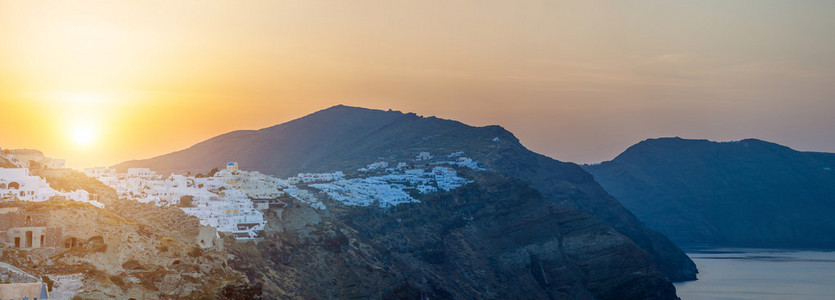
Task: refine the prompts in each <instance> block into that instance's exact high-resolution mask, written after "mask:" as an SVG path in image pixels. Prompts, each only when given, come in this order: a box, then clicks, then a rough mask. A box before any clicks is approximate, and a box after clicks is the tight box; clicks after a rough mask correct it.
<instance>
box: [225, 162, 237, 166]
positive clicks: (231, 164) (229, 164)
mask: <svg viewBox="0 0 835 300" xmlns="http://www.w3.org/2000/svg"><path fill="white" fill-rule="evenodd" d="M226 165H227V166H234V165H235V163H233V162H230V163H228V164H226Z"/></svg>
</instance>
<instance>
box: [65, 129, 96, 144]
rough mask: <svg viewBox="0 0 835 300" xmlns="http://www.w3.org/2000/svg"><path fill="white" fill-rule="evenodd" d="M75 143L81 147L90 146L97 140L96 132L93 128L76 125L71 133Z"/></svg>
mask: <svg viewBox="0 0 835 300" xmlns="http://www.w3.org/2000/svg"><path fill="white" fill-rule="evenodd" d="M70 137H71V138H72V140H73V142H75V144H76V145H79V146H90V145H92V144H93V142H95V140H96V132H95V130H94V128H93V127H92V126H88V125H76V126H74V127H73V128H72V132H70Z"/></svg>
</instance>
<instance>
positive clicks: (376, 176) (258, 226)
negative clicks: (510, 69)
mask: <svg viewBox="0 0 835 300" xmlns="http://www.w3.org/2000/svg"><path fill="white" fill-rule="evenodd" d="M463 154H464V153H463V152H456V153H452V154H450V155H447V156H444V157H442V158H443V159H433V157H432V156H431V155H430V154H429V153H428V152H421V153H420V154H418V155H417V157H416V158H415V159H413V160H412V161H410V162H397V163H396V164H394V163H392V164H393V165H396V166H395V167H391V168H390V167H389V162H386V161H379V162H375V163H371V164H369V165H368V166H367V167H364V168H360V169H358V170H357V171H356V172H355V173H354V174H353V176H350V177H346V175H345V173H344V172H342V171H335V172H330V173H300V174H298V175H297V176H295V177H290V178H286V179H281V178H275V177H273V176H270V175H265V174H261V173H259V172H255V171H244V170H241V169H240V168H239V166H238V163H237V162H229V163H228V164H227V165H226V166H225V168H224V169H222V170H217V169H215V170H213V172H211V173H210V174H208V175H203V174H197V175H190V174H186V175H182V174H170V175H168V176H164V175H161V174H157V173H156V172H154V171H151V170H150V169H147V168H129V169H128V170H127V172H126V173H117V172H116V170H115V169H109V168H101V167H100V168H88V169H85V170H84V173H85V174H86V175H87V176H90V177H93V178H96V179H98V180H99V181H101V182H103V183H104V184H106V185H108V186H110V187H112V188H114V189H115V190H116V191H117V192H118V194H119V197H120V198H125V199H131V200H135V201H138V202H141V203H153V204H155V205H157V206H176V207H179V208H180V209H182V210H183V211H184V212H185V213H186V214H187V215H190V216H195V217H198V218H199V219H200V222H201V224H202V225H206V226H210V227H213V228H216V230H217V231H218V232H221V233H227V234H231V235H233V236H234V237H236V238H238V239H253V238H256V237H257V236H258V232H259V231H262V230H263V229H264V227H265V226H266V221H265V220H264V216H263V213H262V211H264V210H267V209H269V208H270V207H276V206H283V205H286V202H285V201H286V200H289V198H294V199H296V200H299V201H300V202H301V203H304V204H306V205H309V206H311V207H313V208H316V209H320V210H324V209H327V206H326V204H325V203H324V202H323V201H322V200H324V199H325V198H328V199H331V200H334V201H337V202H339V203H341V204H343V205H350V206H369V205H371V204H373V203H377V204H378V205H379V206H380V207H389V206H394V205H398V204H402V203H414V202H419V201H418V200H417V199H415V198H414V197H412V195H411V194H410V192H417V193H419V194H427V193H431V192H436V191H439V190H443V191H450V190H452V189H455V188H457V187H460V186H462V185H464V184H467V183H468V182H469V181H468V180H467V179H464V178H462V177H459V176H458V175H457V172H456V171H455V169H454V167H460V168H468V169H473V170H483V168H481V167H479V165H478V162H476V161H474V160H472V159H470V158H467V157H464V156H463ZM282 200H285V201H282Z"/></svg>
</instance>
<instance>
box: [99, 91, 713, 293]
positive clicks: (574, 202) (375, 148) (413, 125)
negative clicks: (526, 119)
mask: <svg viewBox="0 0 835 300" xmlns="http://www.w3.org/2000/svg"><path fill="white" fill-rule="evenodd" d="M423 151H427V152H430V153H432V154H434V155H447V154H449V153H453V152H457V151H464V152H465V155H466V156H468V157H471V158H473V159H476V160H478V161H479V162H481V163H482V164H484V165H485V166H486V167H487V168H488V169H490V170H493V171H496V172H499V173H501V174H504V175H506V176H509V177H512V178H518V179H520V180H521V181H522V182H524V183H526V184H529V185H530V186H532V187H533V188H534V189H536V190H537V191H538V192H539V193H541V194H542V196H543V197H544V198H545V199H548V200H550V201H553V202H554V203H555V204H558V205H560V206H561V207H564V208H571V209H576V210H580V211H582V212H585V213H587V214H589V215H591V216H593V217H595V218H597V219H599V220H600V221H603V223H605V224H607V225H609V226H611V227H613V228H614V229H615V230H617V231H618V232H619V233H621V234H623V235H625V236H626V237H628V238H629V239H630V240H632V241H633V242H634V243H635V244H637V245H638V246H639V247H640V248H642V249H643V250H645V251H646V252H648V253H649V255H650V257H651V258H652V261H653V262H654V263H655V265H656V266H657V267H658V269H659V270H660V271H661V272H662V273H663V274H665V275H666V276H667V277H669V278H670V279H672V280H692V279H695V274H696V267H695V265H694V264H693V262H692V261H691V260H690V259H689V258H688V257H687V256H686V255H685V254H684V253H683V252H682V251H681V250H680V249H679V248H678V247H677V246H675V245H674V244H673V243H672V242H670V241H669V240H668V239H667V238H665V237H664V236H663V235H661V234H659V233H657V232H654V231H652V230H651V229H649V228H648V227H646V226H645V225H643V224H642V223H641V222H639V221H638V219H637V218H636V217H635V216H634V215H633V214H632V213H630V212H629V211H628V210H627V209H626V208H624V207H623V206H622V205H621V204H620V203H619V202H618V201H617V200H615V198H613V197H612V196H610V195H609V194H608V193H607V192H606V191H605V190H604V189H603V188H602V187H601V186H600V185H599V184H597V182H595V181H594V178H593V177H592V176H591V175H590V174H589V173H587V172H585V171H584V170H582V168H580V167H579V166H577V165H576V164H572V163H565V162H560V161H557V160H554V159H551V158H549V157H546V156H544V155H540V154H537V153H534V152H532V151H530V150H528V149H526V148H525V147H524V146H522V145H521V144H520V143H519V140H518V139H517V138H516V137H515V136H514V135H513V134H512V133H510V132H508V131H507V130H505V129H503V128H501V127H499V126H486V127H473V126H468V125H466V124H463V123H460V122H457V121H452V120H444V119H439V118H435V117H428V118H426V117H421V116H417V115H416V114H414V113H408V114H404V113H401V112H398V111H391V110H390V111H381V110H372V109H364V108H357V107H348V106H341V105H340V106H335V107H331V108H328V109H325V110H322V111H319V112H316V113H313V114H311V115H308V116H305V117H303V118H300V119H296V120H293V121H290V122H287V123H283V124H280V125H276V126H273V127H269V128H264V129H261V130H246V131H235V132H230V133H227V134H223V135H220V136H217V137H214V138H212V139H209V140H207V141H204V142H201V143H199V144H196V145H194V146H192V147H190V148H188V149H185V150H182V151H178V152H174V153H170V154H166V155H162V156H158V157H154V158H151V159H145V160H134V161H128V162H124V163H121V164H118V165H116V166H115V167H116V168H117V169H121V170H124V169H126V168H131V167H149V168H151V169H154V170H156V171H159V172H208V170H209V169H211V168H214V167H216V166H222V165H224V164H225V163H226V162H228V161H237V162H238V163H239V165H240V166H241V168H243V169H248V170H256V171H260V172H263V173H266V174H272V175H276V176H279V177H288V176H294V175H296V174H298V173H301V172H326V171H334V170H345V171H347V170H356V169H357V168H360V167H363V166H365V165H367V164H369V163H372V162H375V161H379V160H394V159H403V158H413V157H415V155H417V154H418V153H419V152H423Z"/></svg>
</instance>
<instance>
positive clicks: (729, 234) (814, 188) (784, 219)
mask: <svg viewBox="0 0 835 300" xmlns="http://www.w3.org/2000/svg"><path fill="white" fill-rule="evenodd" d="M833 167H835V154H832V153H821V152H803V151H797V150H794V149H791V148H789V147H786V146H783V145H779V144H776V143H772V142H767V141H762V140H758V139H744V140H740V141H732V142H712V141H708V140H688V139H681V138H659V139H647V140H644V141H641V142H639V143H637V144H635V145H633V146H631V147H629V148H627V150H625V151H624V152H623V153H621V154H620V155H618V156H617V157H616V158H615V159H613V160H611V161H607V162H603V163H601V164H595V165H586V166H584V168H585V169H586V170H587V171H589V172H590V173H592V174H594V176H595V178H596V179H597V181H598V182H600V183H601V184H602V185H603V186H604V187H605V188H606V189H607V191H609V192H610V193H612V194H613V195H614V196H615V197H617V198H618V199H620V200H621V202H622V203H623V204H624V205H625V206H627V207H628V208H630V210H632V211H633V212H635V214H636V215H637V216H638V217H639V218H640V219H641V220H642V221H644V222H646V223H647V224H648V225H649V226H650V227H652V228H655V229H657V230H659V231H660V232H662V233H666V234H667V235H668V236H670V237H671V238H672V239H673V240H674V241H676V242H678V243H680V244H715V245H727V246H734V245H736V246H759V247H773V246H783V247H831V246H835V239H833V238H831V236H832V235H831V234H835V222H832V221H829V220H828V219H829V218H828V217H827V214H829V213H831V212H832V211H835V196H833V195H835V174H833V173H832V171H831V169H832V168H833Z"/></svg>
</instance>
